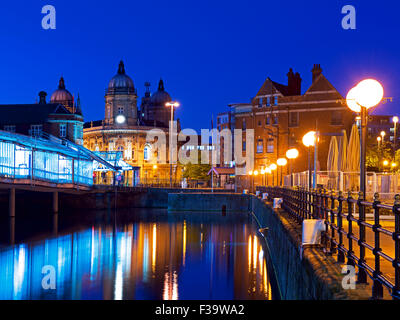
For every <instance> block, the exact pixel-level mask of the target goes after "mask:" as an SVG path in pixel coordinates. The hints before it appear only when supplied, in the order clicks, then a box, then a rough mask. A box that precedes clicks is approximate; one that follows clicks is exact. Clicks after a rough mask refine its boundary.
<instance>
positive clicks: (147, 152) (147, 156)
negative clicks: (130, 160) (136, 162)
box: [143, 145, 151, 161]
mask: <svg viewBox="0 0 400 320" xmlns="http://www.w3.org/2000/svg"><path fill="white" fill-rule="evenodd" d="M150 149H151V148H150V146H147V145H146V146H145V147H144V149H143V159H144V160H146V161H148V160H150Z"/></svg>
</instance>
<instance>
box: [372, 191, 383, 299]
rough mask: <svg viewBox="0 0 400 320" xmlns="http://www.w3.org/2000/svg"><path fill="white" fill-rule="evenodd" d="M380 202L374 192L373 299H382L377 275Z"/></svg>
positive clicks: (378, 266) (381, 290) (379, 264)
mask: <svg viewBox="0 0 400 320" xmlns="http://www.w3.org/2000/svg"><path fill="white" fill-rule="evenodd" d="M380 203H381V202H380V201H379V194H378V193H377V192H375V194H374V203H373V204H372V208H373V209H374V225H373V226H372V231H373V232H374V235H375V247H374V250H373V251H372V252H373V254H374V256H375V271H374V273H373V278H374V283H373V285H372V297H373V298H374V299H382V298H383V286H382V283H381V282H380V281H379V276H380V275H381V274H382V273H381V262H380V255H379V252H381V251H382V249H381V247H380V237H379V235H380V233H379V230H378V229H379V228H380V227H381V225H380V223H379V222H380V221H379V207H378V205H379V204H380Z"/></svg>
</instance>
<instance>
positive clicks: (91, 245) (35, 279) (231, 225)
mask: <svg viewBox="0 0 400 320" xmlns="http://www.w3.org/2000/svg"><path fill="white" fill-rule="evenodd" d="M163 215H164V217H163V218H162V219H157V218H154V219H153V220H152V221H149V219H142V220H139V221H136V222H134V223H130V224H126V225H123V226H121V227H117V228H115V227H114V226H112V225H106V226H103V225H98V226H93V227H92V228H90V229H87V230H84V231H77V232H72V233H70V234H65V235H62V236H58V237H55V238H49V239H45V240H42V241H38V242H33V243H24V244H19V245H15V246H12V247H9V248H5V249H3V250H1V251H0V281H1V286H0V299H116V300H121V299H165V300H176V299H271V298H272V292H271V285H270V281H269V277H268V271H267V264H266V260H265V255H264V252H263V248H262V246H261V244H260V241H259V238H258V236H257V235H256V233H255V230H256V228H255V227H254V226H253V225H252V224H251V222H249V220H248V219H249V218H248V217H247V215H227V216H224V217H223V216H220V215H215V214H213V215H208V214H197V213H187V214H167V213H164V214H163ZM46 265H51V266H53V267H54V268H55V270H56V289H55V290H51V289H48V290H45V289H43V288H42V279H43V276H44V275H43V274H42V268H43V266H46Z"/></svg>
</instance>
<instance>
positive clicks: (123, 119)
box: [115, 114, 126, 124]
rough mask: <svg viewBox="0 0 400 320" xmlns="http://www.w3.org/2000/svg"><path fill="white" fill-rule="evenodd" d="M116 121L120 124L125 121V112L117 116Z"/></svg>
mask: <svg viewBox="0 0 400 320" xmlns="http://www.w3.org/2000/svg"><path fill="white" fill-rule="evenodd" d="M115 121H116V122H117V123H119V124H122V123H125V121H126V119H125V116H124V115H123V114H119V115H118V116H116V118H115Z"/></svg>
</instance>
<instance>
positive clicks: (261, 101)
mask: <svg viewBox="0 0 400 320" xmlns="http://www.w3.org/2000/svg"><path fill="white" fill-rule="evenodd" d="M262 104H263V98H260V99H258V107H259V108H262Z"/></svg>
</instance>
